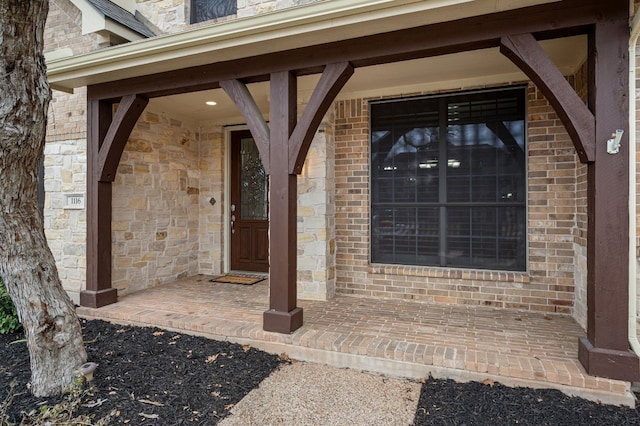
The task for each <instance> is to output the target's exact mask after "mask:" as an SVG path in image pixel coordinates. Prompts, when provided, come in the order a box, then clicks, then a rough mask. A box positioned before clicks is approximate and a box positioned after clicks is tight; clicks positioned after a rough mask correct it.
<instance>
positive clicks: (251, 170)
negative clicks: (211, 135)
mask: <svg viewBox="0 0 640 426" xmlns="http://www.w3.org/2000/svg"><path fill="white" fill-rule="evenodd" d="M268 200H269V180H268V176H267V175H266V174H265V172H264V167H263V166H262V161H261V160H260V155H259V153H258V148H257V147H256V144H255V142H254V140H253V138H252V137H251V133H250V132H249V131H248V130H243V131H237V132H232V133H231V204H230V209H231V211H230V218H231V269H232V270H234V271H254V272H268V271H269V201H268Z"/></svg>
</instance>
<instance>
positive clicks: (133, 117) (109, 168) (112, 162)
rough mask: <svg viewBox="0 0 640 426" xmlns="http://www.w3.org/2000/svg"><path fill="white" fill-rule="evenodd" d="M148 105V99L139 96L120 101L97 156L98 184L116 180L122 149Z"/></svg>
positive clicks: (126, 97) (128, 96) (124, 98)
mask: <svg viewBox="0 0 640 426" xmlns="http://www.w3.org/2000/svg"><path fill="white" fill-rule="evenodd" d="M148 103H149V99H148V98H145V97H144V96H140V95H127V96H125V97H123V98H122V100H121V101H120V104H119V105H118V110H117V111H116V115H115V117H114V118H113V121H112V122H111V125H110V126H109V130H108V131H107V134H106V136H105V137H104V140H103V142H102V144H101V146H100V153H99V154H98V167H97V170H95V172H96V173H97V176H96V178H97V179H98V180H99V181H100V182H113V180H114V179H115V178H116V170H117V169H118V165H119V164H120V158H121V157H122V152H123V151H124V147H125V145H126V144H127V140H128V139H129V136H130V135H131V131H132V130H133V128H134V126H135V125H136V123H137V122H138V118H140V115H141V114H142V111H144V109H145V108H146V106H147V104H148Z"/></svg>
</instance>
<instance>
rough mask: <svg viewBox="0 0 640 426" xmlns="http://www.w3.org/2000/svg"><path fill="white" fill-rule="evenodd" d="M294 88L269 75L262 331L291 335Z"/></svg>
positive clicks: (298, 315) (296, 317)
mask: <svg viewBox="0 0 640 426" xmlns="http://www.w3.org/2000/svg"><path fill="white" fill-rule="evenodd" d="M296 109H297V84H296V77H295V75H293V74H292V73H290V72H279V73H274V74H272V75H271V111H270V120H269V121H270V125H271V137H270V143H269V153H270V157H271V175H269V210H270V212H269V261H270V262H269V263H270V268H269V285H270V288H269V310H268V311H265V313H264V318H263V328H264V329H265V330H266V331H274V332H278V333H291V332H293V331H295V330H296V329H297V328H299V327H300V326H302V308H299V307H297V267H296V265H297V252H298V248H297V229H296V225H297V204H298V203H297V200H298V191H297V176H296V175H293V174H290V173H289V138H290V136H291V133H292V132H293V129H294V127H295V124H296V119H297V117H296Z"/></svg>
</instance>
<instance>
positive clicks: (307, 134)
mask: <svg viewBox="0 0 640 426" xmlns="http://www.w3.org/2000/svg"><path fill="white" fill-rule="evenodd" d="M352 75H353V66H351V64H350V63H349V62H341V63H338V64H329V65H327V66H326V67H325V69H324V71H323V72H322V76H321V77H320V81H318V84H317V85H316V87H315V88H314V89H313V93H312V94H311V98H310V99H309V103H308V104H307V106H306V107H305V109H304V111H303V113H302V117H300V121H298V124H296V127H295V129H294V131H293V133H292V135H291V139H290V144H289V172H290V173H291V174H300V173H301V172H302V166H303V165H304V160H305V159H306V158H307V152H308V151H309V146H310V145H311V141H313V136H314V135H315V134H316V131H317V130H318V126H319V125H320V122H321V121H322V118H323V117H324V115H325V114H326V113H327V110H328V109H329V107H330V106H331V105H332V104H333V101H334V100H335V98H336V96H337V95H338V93H340V90H341V89H342V88H343V87H344V85H345V84H346V83H347V81H349V78H350V77H351V76H352Z"/></svg>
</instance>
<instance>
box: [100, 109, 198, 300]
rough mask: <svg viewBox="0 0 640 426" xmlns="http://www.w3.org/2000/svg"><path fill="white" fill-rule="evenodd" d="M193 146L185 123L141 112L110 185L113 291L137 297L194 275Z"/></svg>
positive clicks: (195, 179)
mask: <svg viewBox="0 0 640 426" xmlns="http://www.w3.org/2000/svg"><path fill="white" fill-rule="evenodd" d="M198 165H199V142H198V141H197V140H196V135H195V132H194V131H193V130H192V128H191V127H190V126H188V125H186V124H185V123H183V122H181V121H178V120H175V119H172V118H169V117H166V116H164V115H160V114H156V113H153V112H145V113H144V114H143V115H142V117H140V119H139V120H138V124H136V127H135V128H134V130H133V132H132V133H131V137H130V138H129V140H128V141H127V145H126V147H125V150H124V153H123V155H122V159H121V160H120V165H119V166H118V171H117V174H116V179H115V181H114V182H113V219H112V238H113V287H114V288H117V289H118V292H119V294H121V295H123V294H126V293H128V292H133V291H138V290H141V289H143V288H148V287H153V286H156V285H158V284H162V283H166V282H170V281H174V280H176V279H178V278H183V277H186V276H190V275H195V274H197V273H198V249H199V208H198V203H199V193H200V171H199V169H198Z"/></svg>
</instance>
